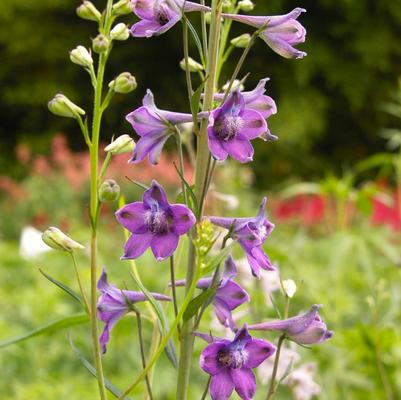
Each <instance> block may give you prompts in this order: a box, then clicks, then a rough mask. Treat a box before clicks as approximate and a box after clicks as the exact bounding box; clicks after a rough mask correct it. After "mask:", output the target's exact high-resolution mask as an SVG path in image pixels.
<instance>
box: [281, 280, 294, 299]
mask: <svg viewBox="0 0 401 400" xmlns="http://www.w3.org/2000/svg"><path fill="white" fill-rule="evenodd" d="M283 290H284V293H285V295H286V296H287V297H289V298H290V299H292V298H293V297H294V294H295V292H296V291H297V285H296V284H295V282H294V281H293V280H292V279H286V280H284V281H283Z"/></svg>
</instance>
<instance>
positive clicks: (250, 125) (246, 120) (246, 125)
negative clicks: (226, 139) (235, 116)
mask: <svg viewBox="0 0 401 400" xmlns="http://www.w3.org/2000/svg"><path fill="white" fill-rule="evenodd" d="M241 117H242V119H243V126H242V128H241V136H245V138H247V139H249V140H251V139H256V138H257V137H259V136H260V135H262V134H263V133H264V132H266V130H267V124H266V120H265V119H264V118H263V116H262V114H261V113H260V112H259V111H255V110H250V109H246V110H244V111H243V113H242V115H241Z"/></svg>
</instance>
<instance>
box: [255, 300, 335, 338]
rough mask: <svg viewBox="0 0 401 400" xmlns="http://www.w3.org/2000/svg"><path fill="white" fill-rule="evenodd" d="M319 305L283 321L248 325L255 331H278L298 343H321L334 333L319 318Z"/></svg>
mask: <svg viewBox="0 0 401 400" xmlns="http://www.w3.org/2000/svg"><path fill="white" fill-rule="evenodd" d="M320 307H321V306H320V305H318V304H314V305H313V306H312V307H311V309H310V310H309V311H308V312H307V313H305V314H301V315H298V316H296V317H292V318H289V319H285V320H283V321H270V322H262V323H260V324H256V325H251V326H249V329H250V330H255V331H256V330H258V331H280V332H282V333H285V334H286V335H287V336H288V337H289V338H290V339H291V340H293V341H294V342H296V343H299V344H315V343H322V342H324V341H325V340H327V339H330V338H331V337H332V336H333V334H334V333H333V331H330V330H328V329H327V326H326V324H325V323H324V321H323V320H322V319H321V318H320V316H319V314H318V310H319V308H320Z"/></svg>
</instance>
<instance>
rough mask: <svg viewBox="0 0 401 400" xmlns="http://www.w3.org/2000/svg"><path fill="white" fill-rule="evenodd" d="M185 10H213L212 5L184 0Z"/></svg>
mask: <svg viewBox="0 0 401 400" xmlns="http://www.w3.org/2000/svg"><path fill="white" fill-rule="evenodd" d="M184 11H186V12H192V11H206V12H207V11H211V8H210V7H207V6H203V5H202V4H198V3H193V2H192V1H185V2H184Z"/></svg>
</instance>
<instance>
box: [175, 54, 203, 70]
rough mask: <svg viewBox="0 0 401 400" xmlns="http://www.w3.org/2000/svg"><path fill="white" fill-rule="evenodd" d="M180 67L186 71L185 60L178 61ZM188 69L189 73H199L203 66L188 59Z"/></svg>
mask: <svg viewBox="0 0 401 400" xmlns="http://www.w3.org/2000/svg"><path fill="white" fill-rule="evenodd" d="M180 67H181V69H183V70H184V71H185V70H186V66H185V58H183V59H182V60H181V61H180ZM188 68H189V71H190V72H199V71H203V65H202V64H199V63H198V62H196V61H195V60H194V59H193V58H191V57H188Z"/></svg>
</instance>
